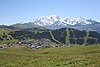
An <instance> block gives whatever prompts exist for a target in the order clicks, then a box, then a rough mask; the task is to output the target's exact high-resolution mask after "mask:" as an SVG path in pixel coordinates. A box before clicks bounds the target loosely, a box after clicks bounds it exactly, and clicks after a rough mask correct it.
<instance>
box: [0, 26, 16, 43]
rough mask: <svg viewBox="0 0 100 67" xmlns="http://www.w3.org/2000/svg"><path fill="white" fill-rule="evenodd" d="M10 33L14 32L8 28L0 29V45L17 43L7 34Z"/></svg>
mask: <svg viewBox="0 0 100 67" xmlns="http://www.w3.org/2000/svg"><path fill="white" fill-rule="evenodd" d="M10 32H14V30H11V29H8V28H0V44H3V43H7V42H15V41H17V40H16V39H14V38H13V37H12V36H11V35H10V34H9V33H10Z"/></svg>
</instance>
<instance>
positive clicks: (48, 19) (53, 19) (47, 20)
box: [34, 15, 93, 27]
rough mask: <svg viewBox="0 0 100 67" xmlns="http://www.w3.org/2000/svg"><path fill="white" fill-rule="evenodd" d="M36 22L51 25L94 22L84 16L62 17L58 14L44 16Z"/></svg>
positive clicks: (88, 23)
mask: <svg viewBox="0 0 100 67" xmlns="http://www.w3.org/2000/svg"><path fill="white" fill-rule="evenodd" d="M34 23H35V24H37V25H40V26H44V27H49V26H51V25H60V26H66V25H90V24H92V23H93V22H91V21H88V20H86V19H84V18H81V17H80V18H60V17H59V16H56V15H51V16H42V17H40V18H38V19H35V20H34Z"/></svg>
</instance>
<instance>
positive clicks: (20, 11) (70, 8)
mask: <svg viewBox="0 0 100 67" xmlns="http://www.w3.org/2000/svg"><path fill="white" fill-rule="evenodd" d="M48 15H58V16H59V17H61V18H64V17H83V18H85V19H94V20H96V21H99V22H100V0H0V25H2V24H6V25H11V24H15V23H17V22H21V23H25V22H30V21H32V20H33V19H36V18H38V17H40V16H48Z"/></svg>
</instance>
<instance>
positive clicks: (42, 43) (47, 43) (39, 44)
mask: <svg viewBox="0 0 100 67" xmlns="http://www.w3.org/2000/svg"><path fill="white" fill-rule="evenodd" d="M14 45H20V46H27V47H29V48H32V49H38V48H45V47H58V45H56V44H55V43H53V42H52V41H51V40H49V39H46V38H42V39H39V40H36V41H34V42H28V41H23V42H21V41H20V42H13V43H6V44H4V46H5V48H9V47H12V46H14ZM0 48H3V46H2V45H0Z"/></svg>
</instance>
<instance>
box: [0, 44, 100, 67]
mask: <svg viewBox="0 0 100 67" xmlns="http://www.w3.org/2000/svg"><path fill="white" fill-rule="evenodd" d="M77 48H78V49H77ZM0 67H100V45H92V46H73V47H57V48H41V49H37V50H32V49H30V48H27V47H25V46H12V47H11V48H5V49H0Z"/></svg>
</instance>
